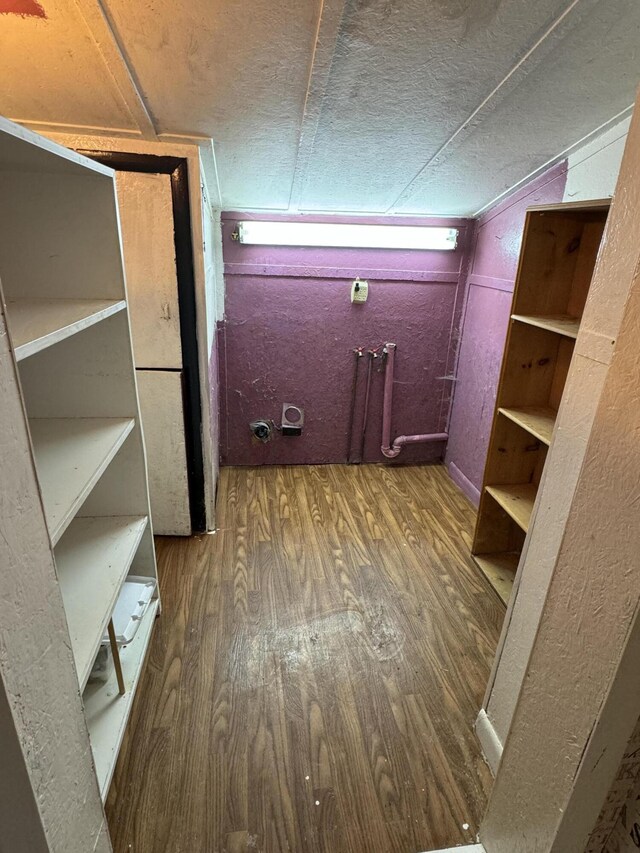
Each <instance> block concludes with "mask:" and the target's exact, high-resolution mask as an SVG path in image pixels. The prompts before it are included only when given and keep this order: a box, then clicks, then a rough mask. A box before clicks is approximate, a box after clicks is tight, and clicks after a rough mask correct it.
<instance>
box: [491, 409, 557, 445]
mask: <svg viewBox="0 0 640 853" xmlns="http://www.w3.org/2000/svg"><path fill="white" fill-rule="evenodd" d="M498 411H499V412H500V413H501V414H503V415H504V416H505V418H509V420H512V421H513V422H514V423H516V424H518V426H521V427H522V429H524V430H526V431H527V432H528V433H530V434H531V435H533V436H535V438H537V439H538V440H539V441H542V442H543V443H544V444H547V445H548V444H551V436H552V435H553V428H554V426H555V423H556V413H555V412H554V410H553V409H551V408H549V407H548V406H522V407H521V408H504V407H501V408H499V409H498Z"/></svg>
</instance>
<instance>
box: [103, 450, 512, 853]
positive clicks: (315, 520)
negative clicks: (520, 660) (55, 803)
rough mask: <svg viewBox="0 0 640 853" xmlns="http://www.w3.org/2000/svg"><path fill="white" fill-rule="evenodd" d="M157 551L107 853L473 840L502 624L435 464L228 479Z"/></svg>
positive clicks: (484, 784) (462, 505)
mask: <svg viewBox="0 0 640 853" xmlns="http://www.w3.org/2000/svg"><path fill="white" fill-rule="evenodd" d="M218 505H219V515H218V521H219V526H220V530H219V531H218V533H216V534H214V535H208V536H202V537H199V538H193V539H188V540H185V539H183V540H181V539H168V538H167V539H163V540H159V541H158V556H159V564H160V579H161V590H162V596H163V606H164V610H163V614H162V616H161V617H160V619H159V620H158V622H157V625H156V629H155V634H154V637H153V641H152V647H151V652H150V657H149V661H148V665H147V668H146V671H145V673H144V675H143V679H142V682H141V686H140V690H139V693H138V696H137V698H136V702H135V706H134V710H133V714H132V719H131V723H130V726H129V729H128V732H127V737H126V740H125V746H124V748H123V751H122V753H121V756H120V760H119V762H118V767H117V770H116V776H115V780H114V784H113V786H112V788H111V792H110V795H109V801H108V806H107V814H108V817H109V825H110V828H111V832H112V836H113V840H114V850H115V853H223V851H227V853H239V851H251V853H252V851H264V853H283V851H295V852H296V853H315V851H318V853H319V852H320V851H322V853H343V851H344V853H346V851H351V853H387V851H398V853H415V851H423V850H431V849H433V848H439V847H448V846H453V845H456V844H459V843H470V842H473V841H474V840H475V834H476V832H477V829H478V823H479V820H480V819H481V817H482V814H483V810H484V808H485V805H486V800H487V794H488V792H489V789H490V785H491V777H490V774H489V771H488V769H487V768H486V766H485V764H484V763H483V761H482V758H481V754H480V750H479V747H478V743H477V741H476V738H475V736H474V734H473V731H472V726H473V722H474V719H475V716H476V714H477V711H478V708H479V707H480V703H481V699H482V695H483V691H484V688H485V685H486V682H487V679H488V676H489V668H490V665H491V660H492V657H493V654H494V651H495V647H496V644H497V640H498V632H499V628H500V624H501V621H502V618H503V616H504V606H503V605H502V603H501V602H500V600H499V598H498V597H497V595H496V593H495V592H494V591H493V589H492V588H491V587H490V585H489V583H488V581H487V580H486V578H485V577H484V576H483V575H482V573H481V572H480V571H479V570H478V568H477V567H476V566H475V565H474V563H473V561H472V560H471V558H470V557H469V556H468V555H469V544H470V540H471V531H472V526H473V521H474V516H475V513H474V511H473V509H472V507H471V505H470V504H469V503H468V502H467V500H466V498H464V497H463V496H462V495H461V493H460V492H459V491H458V490H457V488H456V487H455V486H454V485H453V484H452V483H451V481H450V480H449V478H448V475H447V473H446V472H445V470H444V469H443V468H441V467H439V466H424V467H395V468H392V467H385V466H373V465H369V466H362V467H357V466H352V467H346V466H318V467H289V468H284V467H282V468H275V467H272V468H270V467H264V468H225V469H223V470H222V472H221V477H220V486H219V498H218Z"/></svg>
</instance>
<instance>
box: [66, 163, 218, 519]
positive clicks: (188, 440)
mask: <svg viewBox="0 0 640 853" xmlns="http://www.w3.org/2000/svg"><path fill="white" fill-rule="evenodd" d="M78 153H79V154H83V155H84V156H85V157H90V158H91V159H92V160H96V161H97V162H98V163H102V164H103V165H105V166H109V167H110V168H111V169H114V170H115V171H117V172H142V173H145V174H154V175H156V174H160V175H169V176H170V179H171V202H172V209H173V237H174V246H175V252H176V277H177V284H178V308H179V313H180V347H181V350H182V370H183V373H182V396H183V404H184V405H183V413H184V432H185V446H186V456H187V488H188V492H189V515H190V518H191V532H192V533H201V532H203V531H205V530H206V524H207V521H206V505H205V483H204V453H203V448H202V403H201V397H200V365H199V361H198V330H197V318H196V287H195V274H194V264H193V245H192V239H191V209H190V198H189V170H188V163H187V159H186V158H185V157H168V156H162V155H157V154H133V153H128V152H124V151H92V150H86V149H83V150H78Z"/></svg>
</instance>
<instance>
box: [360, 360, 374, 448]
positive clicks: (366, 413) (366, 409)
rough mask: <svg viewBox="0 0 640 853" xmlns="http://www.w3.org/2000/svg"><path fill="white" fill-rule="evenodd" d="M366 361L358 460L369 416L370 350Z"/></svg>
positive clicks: (365, 435) (371, 363)
mask: <svg viewBox="0 0 640 853" xmlns="http://www.w3.org/2000/svg"><path fill="white" fill-rule="evenodd" d="M367 356H368V357H369V358H368V362H367V384H366V391H365V395H364V414H363V416H362V434H361V436H360V462H362V460H363V459H364V442H365V438H366V437H367V420H368V418H369V395H370V393H371V369H372V367H373V356H374V353H373V351H372V350H369V352H368V353H367Z"/></svg>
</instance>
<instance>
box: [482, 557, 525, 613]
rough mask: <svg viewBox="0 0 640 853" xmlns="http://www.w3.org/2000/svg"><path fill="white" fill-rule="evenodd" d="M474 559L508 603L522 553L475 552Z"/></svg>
mask: <svg viewBox="0 0 640 853" xmlns="http://www.w3.org/2000/svg"><path fill="white" fill-rule="evenodd" d="M473 559H474V560H475V561H476V563H477V564H478V566H479V568H480V570H481V571H482V573H483V574H484V575H485V577H486V578H487V580H488V581H489V583H490V584H491V586H492V587H493V588H494V589H495V591H496V592H497V593H498V595H499V596H500V598H501V599H502V600H503V601H504V603H505V604H508V603H509V599H510V598H511V590H512V589H513V581H514V580H515V576H516V570H517V568H518V562H519V560H520V554H517V553H515V552H513V551H501V552H499V553H495V554H474V556H473Z"/></svg>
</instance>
